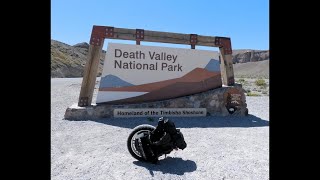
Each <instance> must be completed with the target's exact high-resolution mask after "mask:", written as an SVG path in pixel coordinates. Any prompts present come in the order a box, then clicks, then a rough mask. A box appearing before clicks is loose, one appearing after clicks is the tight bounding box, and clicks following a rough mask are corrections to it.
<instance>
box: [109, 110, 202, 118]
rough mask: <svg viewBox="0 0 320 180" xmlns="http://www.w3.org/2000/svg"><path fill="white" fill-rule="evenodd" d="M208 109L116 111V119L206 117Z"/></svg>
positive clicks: (114, 114) (114, 113)
mask: <svg viewBox="0 0 320 180" xmlns="http://www.w3.org/2000/svg"><path fill="white" fill-rule="evenodd" d="M206 114H207V109H206V108H146V109H114V111H113V116H114V117H159V116H166V117H169V116H173V117H174V116H179V117H180V116H187V117H191V116H206Z"/></svg>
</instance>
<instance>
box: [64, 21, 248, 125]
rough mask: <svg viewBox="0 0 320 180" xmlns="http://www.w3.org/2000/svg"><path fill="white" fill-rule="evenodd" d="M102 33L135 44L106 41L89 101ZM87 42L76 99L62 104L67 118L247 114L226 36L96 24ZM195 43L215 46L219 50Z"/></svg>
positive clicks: (100, 50)
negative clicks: (207, 48) (107, 42)
mask: <svg viewBox="0 0 320 180" xmlns="http://www.w3.org/2000/svg"><path fill="white" fill-rule="evenodd" d="M105 39H119V40H132V41H135V42H136V45H129V44H117V43H109V44H108V47H107V52H106V57H105V60H104V65H103V71H102V75H101V79H100V84H99V88H98V94H97V98H96V99H95V100H96V101H95V102H93V103H92V99H93V92H94V90H95V85H96V83H97V81H96V80H97V74H98V66H99V64H100V58H101V52H102V48H103V44H104V40H105ZM141 42H160V43H171V44H184V45H190V49H184V48H168V47H156V46H145V45H141ZM89 44H90V46H89V52H88V57H87V58H88V59H87V62H86V65H85V67H84V72H83V79H82V84H81V90H80V95H79V99H78V103H76V104H73V105H72V106H70V107H68V108H67V109H66V112H65V115H64V118H65V119H70V120H87V119H101V118H110V117H118V118H127V117H159V116H229V115H232V116H244V115H248V109H247V104H246V97H245V94H244V92H245V91H244V89H242V87H241V85H239V84H236V83H235V82H234V73H233V62H232V48H231V39H230V38H229V37H219V36H203V35H198V34H183V33H173V32H161V31H151V30H144V29H128V28H117V27H111V26H96V25H94V26H93V28H92V32H91V37H90V41H89ZM196 46H208V47H217V48H219V52H218V53H217V52H214V51H207V50H197V49H196Z"/></svg>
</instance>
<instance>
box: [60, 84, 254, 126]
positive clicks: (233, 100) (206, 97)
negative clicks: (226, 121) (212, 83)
mask: <svg viewBox="0 0 320 180" xmlns="http://www.w3.org/2000/svg"><path fill="white" fill-rule="evenodd" d="M121 108H122V109H132V108H139V109H143V108H206V109H207V116H245V115H248V109H247V104H246V97H245V94H244V90H243V89H242V87H241V85H236V86H223V87H221V88H218V89H213V90H209V91H206V92H202V93H197V94H193V95H188V96H183V97H179V98H174V99H168V100H163V101H156V102H146V103H139V104H121V105H119V104H118V105H110V104H98V105H97V104H92V105H91V106H87V107H79V106H78V105H77V104H73V105H72V106H70V107H68V108H67V110H66V112H65V115H64V117H65V119H67V120H93V119H101V118H111V117H113V111H114V109H121Z"/></svg>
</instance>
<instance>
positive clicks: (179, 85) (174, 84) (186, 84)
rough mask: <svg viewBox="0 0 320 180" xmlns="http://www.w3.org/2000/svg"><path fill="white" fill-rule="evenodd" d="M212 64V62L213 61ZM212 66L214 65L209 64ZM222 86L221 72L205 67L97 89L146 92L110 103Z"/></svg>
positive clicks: (161, 98)
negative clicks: (130, 84)
mask: <svg viewBox="0 0 320 180" xmlns="http://www.w3.org/2000/svg"><path fill="white" fill-rule="evenodd" d="M213 64H214V63H213ZM212 67H215V68H216V66H214V65H213V66H211V69H213V68H212ZM221 86H222V82H221V73H220V69H219V71H208V70H207V69H205V68H195V69H193V70H192V71H190V72H189V73H187V74H186V75H184V76H182V77H180V78H174V79H169V80H164V81H159V82H154V83H148V84H141V85H136V86H135V85H133V86H127V87H118V88H117V87H106V88H99V91H105V92H107V91H110V92H148V93H146V94H143V95H140V96H135V97H131V98H125V99H119V100H114V101H109V102H107V103H110V104H123V103H139V102H147V101H157V100H164V99H170V98H176V97H180V96H185V95H190V94H194V93H199V92H203V91H207V90H210V89H215V88H219V87H221Z"/></svg>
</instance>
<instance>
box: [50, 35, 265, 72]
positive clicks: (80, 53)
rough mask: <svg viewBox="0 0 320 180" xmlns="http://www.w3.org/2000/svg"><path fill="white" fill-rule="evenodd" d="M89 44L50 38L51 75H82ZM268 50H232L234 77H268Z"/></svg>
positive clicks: (100, 66) (101, 63)
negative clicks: (70, 42) (67, 42)
mask: <svg viewBox="0 0 320 180" xmlns="http://www.w3.org/2000/svg"><path fill="white" fill-rule="evenodd" d="M88 49H89V44H88V43H86V42H83V43H79V44H75V45H73V46H71V45H68V44H65V43H63V42H60V41H56V40H51V77H55V78H56V77H58V78H59V77H82V76H83V70H84V65H85V64H86V61H87V55H88ZM105 53H106V51H104V50H103V51H102V53H101V57H100V64H99V70H98V76H100V75H101V73H102V68H103V60H104V58H105ZM265 60H269V50H250V49H243V50H233V63H234V73H235V76H236V77H239V76H243V77H265V76H267V77H269V61H266V62H263V61H265Z"/></svg>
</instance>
